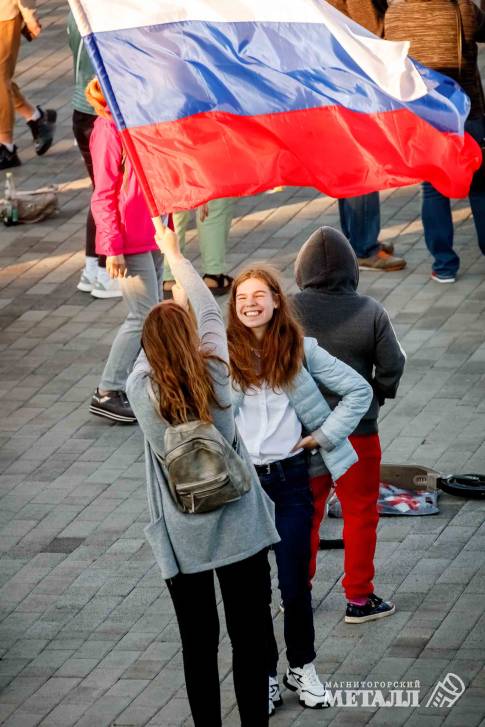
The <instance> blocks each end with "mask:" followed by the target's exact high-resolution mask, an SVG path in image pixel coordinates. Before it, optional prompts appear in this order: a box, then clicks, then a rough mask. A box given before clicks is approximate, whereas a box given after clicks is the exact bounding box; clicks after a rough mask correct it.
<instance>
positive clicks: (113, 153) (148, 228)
mask: <svg viewBox="0 0 485 727" xmlns="http://www.w3.org/2000/svg"><path fill="white" fill-rule="evenodd" d="M89 148H90V150H91V156H92V159H93V168H94V185H95V188H94V192H93V196H92V198H91V210H92V213H93V217H94V220H95V222H96V252H97V253H98V255H132V254H136V253H141V252H148V251H150V250H157V249H158V248H157V245H156V243H155V238H154V234H155V231H154V228H153V224H152V221H151V219H150V215H149V213H148V207H147V205H146V202H145V199H144V197H143V193H142V191H141V187H140V185H139V183H138V180H137V178H136V176H135V172H134V171H133V167H132V165H131V163H130V160H129V159H128V158H127V157H126V155H125V154H124V152H123V147H122V145H121V138H120V135H119V133H118V131H117V129H116V126H115V125H114V123H113V121H110V120H109V119H104V118H102V117H98V119H96V122H95V124H94V128H93V133H92V134H91V139H90V141H89Z"/></svg>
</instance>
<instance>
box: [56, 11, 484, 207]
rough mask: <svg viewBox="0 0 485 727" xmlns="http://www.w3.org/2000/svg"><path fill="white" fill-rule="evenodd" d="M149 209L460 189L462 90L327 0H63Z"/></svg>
mask: <svg viewBox="0 0 485 727" xmlns="http://www.w3.org/2000/svg"><path fill="white" fill-rule="evenodd" d="M70 4H71V7H72V10H73V12H74V14H75V17H76V21H77V23H78V26H79V29H80V31H81V34H82V35H83V36H84V39H85V43H86V45H87V48H88V50H89V53H90V55H91V58H92V60H93V63H94V65H95V68H96V71H97V74H98V77H99V80H100V83H101V86H102V88H103V91H104V93H105V95H106V98H107V100H108V104H109V107H110V109H111V111H112V113H113V116H114V119H115V122H116V124H117V127H118V129H119V131H120V132H121V134H122V136H123V139H124V144H125V147H126V150H127V153H128V154H129V156H130V158H131V160H132V162H133V164H134V166H135V169H136V170H137V172H138V176H139V178H140V181H141V183H142V186H143V188H144V191H145V195H146V197H147V201H148V204H149V208H150V211H151V214H152V216H156V215H157V214H159V213H161V212H163V211H165V210H177V209H191V208H193V207H196V206H198V205H200V204H202V203H203V202H205V201H207V200H210V199H214V198H217V197H227V196H242V195H247V194H254V193H257V192H262V191H264V190H266V189H269V188H271V187H275V186H278V185H295V186H313V187H316V188H318V189H319V190H321V191H322V192H325V193H327V194H329V195H331V196H333V197H344V196H353V195H358V194H363V193H365V192H369V191H374V190H379V189H385V188H388V187H397V186H402V185H407V184H414V183H416V182H419V181H422V180H427V181H429V182H431V183H432V184H433V185H434V186H435V187H436V188H437V189H439V190H440V191H441V192H442V193H443V194H445V195H447V196H449V197H463V196H465V195H466V194H467V193H468V190H469V186H470V182H471V178H472V175H473V172H474V170H476V169H477V168H478V167H479V165H480V161H481V152H480V149H479V147H478V145H477V144H476V143H475V141H474V140H473V139H472V138H471V137H470V136H469V135H468V134H466V133H464V122H465V119H466V117H467V114H468V111H469V100H468V98H467V96H466V95H465V93H464V92H463V91H462V90H461V88H460V87H459V86H458V85H457V84H456V83H455V82H454V81H452V80H451V79H449V78H447V77H446V76H443V75H440V74H439V73H436V72H434V71H431V70H429V69H427V68H424V67H422V66H420V65H418V64H417V63H414V62H413V61H412V60H411V59H409V58H408V56H407V52H408V48H409V44H408V43H395V42H389V41H383V40H381V39H379V38H377V37H376V36H374V35H372V33H369V32H367V31H366V30H364V29H363V28H362V27H361V26H359V25H357V24H356V23H354V22H353V21H351V20H349V19H348V18H346V17H345V16H344V15H342V14H341V13H340V12H338V11H337V10H335V9H334V8H333V7H332V6H331V5H328V3H326V2H323V0H123V1H122V2H119V0H70Z"/></svg>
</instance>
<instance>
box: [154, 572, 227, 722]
mask: <svg viewBox="0 0 485 727" xmlns="http://www.w3.org/2000/svg"><path fill="white" fill-rule="evenodd" d="M167 586H168V590H169V592H170V595H171V597H172V601H173V605H174V607H175V613H176V615H177V621H178V624H179V629H180V638H181V640H182V651H183V662H184V673H185V684H186V687H187V696H188V698H189V704H190V709H191V712H192V718H193V720H194V725H195V727H208V725H211V727H212V726H213V727H221V725H222V722H221V691H220V685H219V670H218V666H217V654H218V649H219V617H218V615H217V604H216V596H215V586H214V572H213V571H211V570H210V571H203V572H202V573H190V574H185V573H179V574H178V575H177V576H175V578H171V579H170V580H168V581H167Z"/></svg>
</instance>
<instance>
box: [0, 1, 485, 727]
mask: <svg viewBox="0 0 485 727" xmlns="http://www.w3.org/2000/svg"><path fill="white" fill-rule="evenodd" d="M40 10H41V14H42V20H43V25H44V29H43V33H42V36H41V37H40V38H39V40H37V41H36V42H34V43H32V44H26V43H24V44H23V45H22V52H21V59H20V61H19V64H18V74H17V75H18V78H17V80H18V82H19V83H20V85H21V87H22V88H23V89H24V90H25V91H26V92H27V93H28V95H29V97H30V98H31V99H33V100H34V101H35V102H38V103H43V104H45V105H47V106H51V107H53V108H57V110H58V113H59V124H58V135H57V139H56V143H55V144H54V146H53V148H52V150H51V151H50V152H49V153H48V154H47V155H46V156H45V157H43V158H37V157H35V154H34V152H33V149H32V146H31V142H30V139H29V134H28V133H27V132H26V130H25V128H24V126H23V124H22V123H21V122H19V123H18V126H17V129H18V134H17V138H16V141H17V143H18V145H19V153H20V155H21V158H22V161H23V163H24V164H23V166H22V167H21V168H20V169H19V170H18V171H17V170H16V171H15V178H16V180H17V184H18V185H19V186H22V187H23V188H27V189H28V188H32V187H36V186H39V185H42V184H45V183H50V182H55V183H57V184H59V185H61V190H62V191H61V193H60V202H61V210H60V213H59V215H58V216H57V217H56V218H54V219H51V220H49V221H46V222H44V223H42V224H38V225H35V226H25V227H17V228H11V229H8V230H7V229H2V230H1V231H0V255H1V264H2V268H1V271H0V330H1V334H0V351H1V359H0V367H1V383H0V397H1V409H0V412H1V419H0V446H1V453H0V496H1V507H0V523H1V536H0V546H1V559H0V579H1V580H0V586H1V588H0V597H1V609H2V610H1V616H0V618H1V623H0V657H1V660H0V685H1V686H2V688H3V691H2V694H1V695H0V722H2V723H3V724H5V725H7V726H8V727H30V726H34V725H42V727H69V726H70V725H77V726H78V727H85V726H89V727H93V725H94V726H95V727H104V726H105V725H112V726H113V727H115V725H116V726H117V727H128V726H130V727H131V726H133V725H136V726H137V727H138V726H140V727H141V726H142V725H148V726H149V727H156V726H158V725H160V726H163V727H172V726H174V727H175V725H177V726H178V725H190V724H192V721H191V718H190V714H189V708H188V704H187V699H186V696H185V691H184V684H183V682H184V679H183V672H182V658H181V650H180V642H179V636H178V630H177V625H176V622H175V619H174V615H173V611H172V607H171V603H170V601H169V598H168V595H167V591H166V589H165V587H164V585H163V584H162V582H161V579H160V575H159V572H158V570H157V568H156V567H155V565H154V563H153V557H152V554H151V551H150V549H149V547H148V545H147V543H146V542H145V540H144V535H143V527H144V525H145V523H146V521H147V509H146V504H145V492H144V475H143V454H142V438H141V436H140V432H139V430H138V428H137V427H136V426H135V427H123V426H116V425H111V424H110V423H108V422H105V421H102V420H99V419H96V418H95V417H92V416H90V414H89V413H88V401H89V397H90V394H91V391H92V390H93V388H94V387H95V386H96V383H97V381H98V377H99V374H100V371H101V368H102V366H103V363H104V361H105V358H106V355H107V353H108V350H109V346H110V343H111V341H112V339H113V335H114V333H115V331H116V329H117V326H118V325H119V323H120V321H121V320H122V318H123V315H124V308H123V304H122V303H121V302H118V301H100V300H94V299H92V298H91V297H90V296H89V295H86V294H83V293H80V292H78V291H77V290H76V283H77V281H78V276H79V272H80V269H81V267H82V264H83V234H84V223H85V214H86V207H87V204H88V200H89V184H88V180H87V178H86V174H85V170H84V168H83V166H82V162H81V158H80V155H79V153H78V150H77V149H76V148H75V146H74V145H73V141H72V136H71V108H70V91H71V89H70V84H71V60H70V56H69V52H68V50H67V44H66V35H65V15H66V6H65V3H63V2H60V1H59V0H48V1H47V2H41V3H40ZM0 183H3V175H2V177H1V178H0ZM419 206H420V200H419V189H418V188H417V187H411V188H407V189H400V190H396V191H391V192H386V193H384V194H383V195H382V218H383V232H382V239H383V240H387V241H390V240H392V241H393V242H394V243H395V244H396V247H397V250H398V252H399V253H404V254H405V256H406V259H407V261H408V267H407V268H406V270H404V271H402V272H399V273H392V274H378V273H364V274H362V276H361V283H360V289H361V290H362V291H364V292H368V293H370V294H371V295H373V296H375V297H376V298H378V299H379V300H381V301H383V302H384V304H385V305H386V307H387V309H388V311H389V313H390V315H391V316H392V320H393V322H394V325H395V327H396V330H397V331H398V333H399V336H400V338H401V341H402V344H403V346H404V348H405V349H406V351H407V353H408V357H409V359H408V364H407V369H406V374H405V376H404V379H403V382H402V385H401V388H400V391H399V396H398V398H397V399H396V401H395V402H392V403H388V404H386V406H385V408H384V411H383V416H382V421H381V436H382V443H383V445H384V460H385V461H388V462H417V463H421V464H424V465H429V466H433V467H436V468H438V469H439V470H441V471H444V472H450V471H455V472H464V471H475V472H480V471H481V472H485V444H484V432H485V342H484V330H485V325H484V315H483V313H484V310H485V260H484V259H483V257H482V256H480V254H479V251H478V247H477V244H476V236H475V230H474V227H473V222H472V220H471V218H470V210H469V207H468V204H467V201H458V202H456V204H454V217H455V221H456V249H457V250H458V252H459V254H460V256H461V260H462V268H461V274H460V278H459V280H458V282H457V283H456V285H454V286H440V285H437V284H435V283H433V282H431V281H430V279H429V274H430V259H429V256H428V254H427V252H426V249H425V246H424V242H423V234H422V227H421V222H420V216H419ZM322 224H327V225H338V216H337V207H336V203H335V201H334V200H332V199H329V198H326V197H324V196H322V195H320V194H318V193H317V192H316V191H314V190H311V189H286V190H284V191H282V192H279V193H275V194H272V195H268V194H265V195H261V196H259V197H249V198H246V199H242V200H240V201H239V202H238V204H237V210H236V218H235V220H234V223H233V226H232V230H231V238H230V245H229V252H228V260H229V266H230V270H231V272H233V271H235V270H237V269H238V268H239V267H240V266H241V265H243V264H244V263H245V262H246V261H247V260H248V259H261V260H270V261H272V262H273V263H274V264H275V265H276V266H277V267H278V268H279V269H280V270H281V271H282V273H283V275H284V278H285V280H286V284H287V287H288V289H289V290H291V289H294V284H293V281H292V264H293V260H294V258H295V254H296V252H297V250H298V248H299V246H300V244H301V243H302V242H303V241H304V240H305V238H306V237H307V235H308V234H309V233H310V232H311V231H312V230H313V229H314V228H315V227H316V226H318V225H322ZM189 237H190V238H191V240H192V242H191V244H190V246H189V248H188V252H189V255H190V257H191V258H193V259H194V261H195V264H196V265H198V264H199V262H200V258H199V252H198V246H197V241H196V239H195V231H192V232H191V233H190V235H189ZM484 514H485V502H476V501H475V502H474V501H471V500H470V501H465V500H462V499H458V498H452V497H449V496H443V497H441V500H440V514H439V515H437V516H435V517H431V518H415V519H406V518H396V519H387V520H386V519H383V520H382V521H381V523H380V528H379V545H378V550H377V577H376V590H377V592H378V593H379V594H381V595H382V596H384V597H393V598H394V599H395V600H396V603H397V611H396V614H395V616H393V617H392V618H390V619H387V620H385V621H383V622H380V623H379V622H377V623H376V622H374V623H370V624H367V625H364V626H348V625H345V624H344V623H343V618H342V617H343V611H344V599H343V596H342V592H341V587H340V585H339V580H340V578H341V575H342V553H341V552H340V551H330V552H326V553H322V554H321V555H320V559H319V567H318V575H317V578H316V581H315V585H314V590H313V599H314V604H315V627H316V640H317V647H318V656H317V666H318V670H319V672H320V674H321V675H322V676H323V677H324V678H326V679H331V680H332V682H335V681H338V682H341V681H342V682H347V681H349V682H352V683H353V682H354V681H366V682H367V681H378V682H380V681H388V680H390V681H416V680H419V681H420V683H421V705H422V706H421V707H419V708H417V707H415V708H398V707H395V708H380V709H379V708H377V707H373V708H353V709H352V708H344V707H341V708H337V707H335V708H332V709H328V710H325V711H313V710H302V709H301V708H300V707H299V706H298V703H297V701H296V698H295V696H294V695H293V694H290V693H288V692H286V691H285V692H284V700H285V703H284V706H283V707H282V708H281V709H280V710H279V711H278V714H277V716H276V717H275V718H274V719H273V720H272V725H274V727H286V726H289V725H294V726H295V727H296V726H298V727H300V726H304V725H305V726H310V725H311V726H314V725H315V726H316V725H332V726H333V725H344V724H359V725H363V724H367V723H368V724H370V725H373V726H374V725H375V726H376V727H377V725H386V726H387V725H403V724H406V725H410V726H419V727H428V726H429V727H434V726H435V725H446V726H447V727H448V726H452V725H453V726H454V725H460V726H462V725H467V727H473V726H474V725H479V724H481V725H484V724H485V721H483V720H484V718H485V668H484V654H485V615H484V606H483V604H484V599H485V525H484V522H483V520H484ZM339 527H340V523H339V522H337V521H332V522H329V523H326V524H325V525H324V526H323V528H322V533H325V534H326V535H327V536H329V535H332V534H333V535H335V534H336V533H337V532H338V530H339ZM274 614H275V627H276V632H277V634H278V639H279V645H280V647H281V650H282V659H281V671H283V670H284V668H285V658H284V647H283V640H282V616H281V614H279V613H278V610H277V593H275V608H274ZM221 618H222V619H223V617H222V613H221ZM222 633H223V639H222V644H221V653H220V657H221V659H220V661H221V679H222V702H223V710H224V715H225V721H224V724H225V725H227V726H228V727H230V726H232V725H237V724H239V720H238V715H237V710H236V708H235V703H234V696H233V689H232V679H231V658H230V646H229V644H228V639H227V635H226V632H225V629H224V627H223V631H222ZM257 658H258V655H257V654H255V659H257ZM448 672H454V673H456V674H458V675H459V676H460V677H461V678H462V679H463V680H464V682H465V684H466V687H467V688H466V692H465V694H464V696H463V697H462V698H461V699H460V700H459V701H458V703H457V704H456V705H455V706H454V707H453V708H451V709H445V708H441V709H440V708H426V707H425V706H423V705H424V704H425V702H426V698H427V694H428V693H429V692H430V690H431V689H432V687H433V686H434V684H435V683H436V681H437V680H438V679H439V678H442V677H443V676H444V675H446V674H447V673H448ZM208 727H210V726H209V725H208Z"/></svg>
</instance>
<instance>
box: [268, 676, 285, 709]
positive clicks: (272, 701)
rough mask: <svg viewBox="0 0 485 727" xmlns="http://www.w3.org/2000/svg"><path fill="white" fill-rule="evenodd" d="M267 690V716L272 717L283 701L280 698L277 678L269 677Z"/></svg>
mask: <svg viewBox="0 0 485 727" xmlns="http://www.w3.org/2000/svg"><path fill="white" fill-rule="evenodd" d="M268 690H269V693H268V699H269V706H268V714H269V716H270V717H272V716H273V714H274V713H275V709H276V707H280V706H281V705H282V704H283V699H282V698H281V693H280V685H279V684H278V677H272V676H270V677H269V683H268Z"/></svg>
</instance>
